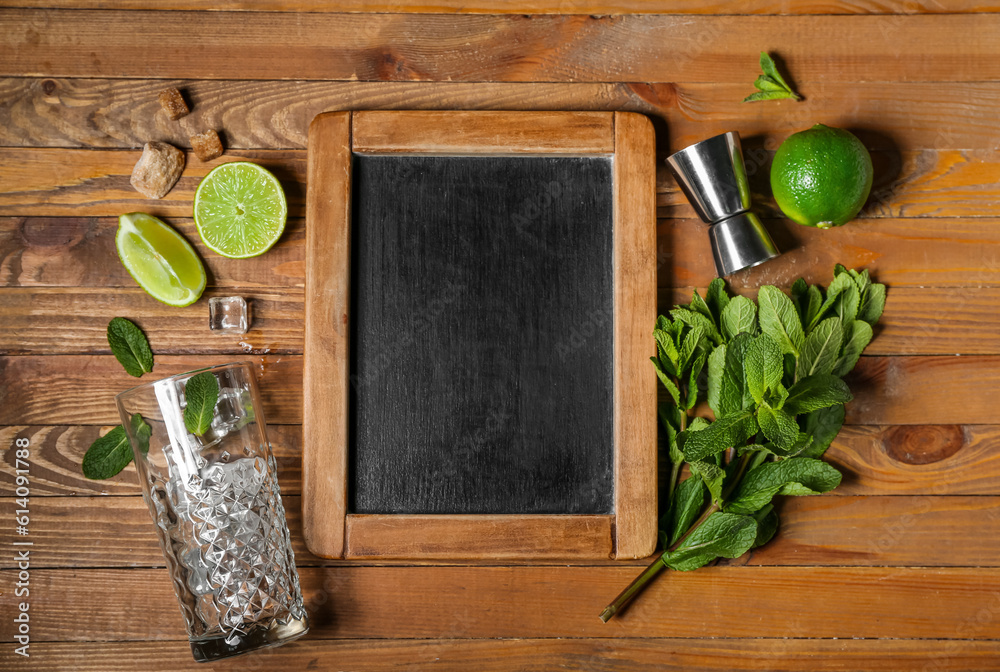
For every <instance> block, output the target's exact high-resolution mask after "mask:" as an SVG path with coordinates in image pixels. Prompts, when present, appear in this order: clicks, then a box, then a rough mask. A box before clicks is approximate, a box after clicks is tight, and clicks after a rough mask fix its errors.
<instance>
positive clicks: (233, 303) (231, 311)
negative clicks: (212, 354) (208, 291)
mask: <svg viewBox="0 0 1000 672" xmlns="http://www.w3.org/2000/svg"><path fill="white" fill-rule="evenodd" d="M208 328H209V329H211V330H212V331H214V332H216V333H218V334H245V333H247V329H249V328H250V306H249V304H248V303H247V301H246V299H244V298H243V297H242V296H216V297H212V298H211V299H209V300H208Z"/></svg>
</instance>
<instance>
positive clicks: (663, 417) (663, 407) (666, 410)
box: [659, 404, 684, 465]
mask: <svg viewBox="0 0 1000 672" xmlns="http://www.w3.org/2000/svg"><path fill="white" fill-rule="evenodd" d="M677 412H678V411H677V407H676V406H671V405H670V404H660V409H659V416H660V423H661V424H662V425H663V427H664V429H666V430H667V446H668V448H669V454H670V464H671V465H674V464H680V463H681V462H683V461H684V454H683V453H681V449H680V448H678V447H677V425H676V421H675V420H674V419H673V418H672V417H671V416H672V415H676V414H677Z"/></svg>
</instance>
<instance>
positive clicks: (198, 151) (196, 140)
mask: <svg viewBox="0 0 1000 672" xmlns="http://www.w3.org/2000/svg"><path fill="white" fill-rule="evenodd" d="M191 149H193V150H194V154H195V156H197V157H198V158H199V159H201V160H202V161H211V160H212V159H217V158H219V157H220V156H222V152H223V151H224V150H223V149H222V140H220V139H219V134H218V133H216V132H215V131H211V130H209V131H205V132H204V133H198V134H197V135H192V136H191Z"/></svg>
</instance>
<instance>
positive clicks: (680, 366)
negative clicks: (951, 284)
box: [677, 306, 708, 373]
mask: <svg viewBox="0 0 1000 672" xmlns="http://www.w3.org/2000/svg"><path fill="white" fill-rule="evenodd" d="M705 309H706V310H708V306H706V307H705ZM704 335H705V332H704V330H702V328H701V327H692V328H691V329H689V330H688V333H687V336H685V337H684V342H683V343H682V344H681V347H680V353H679V356H678V358H677V371H678V373H680V372H683V371H684V370H686V369H687V368H688V364H690V363H691V358H692V356H694V354H695V352H696V351H697V349H698V346H699V345H701V344H702V339H703V338H704Z"/></svg>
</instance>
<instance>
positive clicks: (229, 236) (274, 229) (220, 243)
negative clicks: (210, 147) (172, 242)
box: [194, 161, 288, 259]
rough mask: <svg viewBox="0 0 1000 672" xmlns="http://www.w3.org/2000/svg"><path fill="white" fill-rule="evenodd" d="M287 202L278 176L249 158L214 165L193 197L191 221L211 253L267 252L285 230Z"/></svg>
mask: <svg viewBox="0 0 1000 672" xmlns="http://www.w3.org/2000/svg"><path fill="white" fill-rule="evenodd" d="M287 216H288V203H287V202H286V201H285V192H284V190H283V189H282V188H281V183H280V182H278V178H276V177H275V176H274V175H272V174H271V172H270V171H268V170H267V169H265V168H261V167H260V166H258V165H257V164H256V163H250V162H248V161H235V162H233V163H224V164H222V165H221V166H216V167H215V168H214V169H212V172H210V173H209V174H208V175H206V176H205V177H204V179H202V181H201V184H199V185H198V191H197V192H195V195H194V221H195V224H197V226H198V234H199V235H200V236H201V239H202V240H203V241H205V245H207V246H208V247H209V248H210V249H211V250H213V251H214V252H218V253H219V254H221V255H222V256H224V257H229V258H230V259H246V258H247V257H256V256H257V255H259V254H263V253H264V252H267V251H268V250H269V249H270V248H271V246H272V245H274V244H275V243H276V242H278V238H280V237H281V233H282V232H283V231H284V230H285V218H286V217H287Z"/></svg>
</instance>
